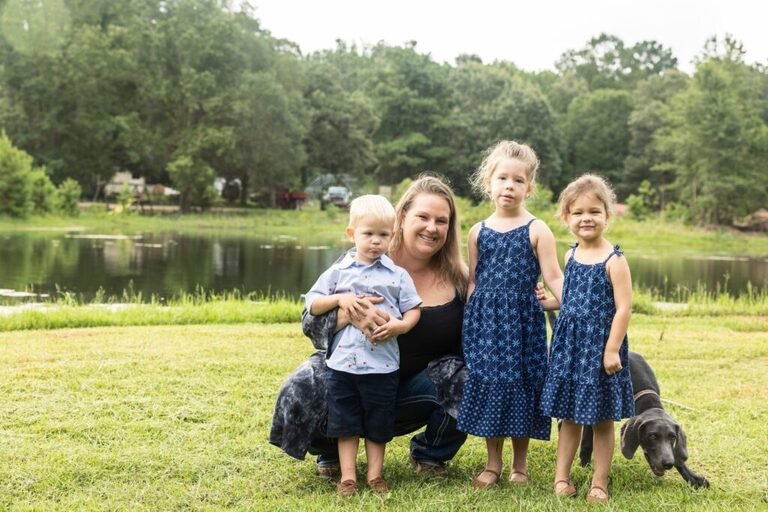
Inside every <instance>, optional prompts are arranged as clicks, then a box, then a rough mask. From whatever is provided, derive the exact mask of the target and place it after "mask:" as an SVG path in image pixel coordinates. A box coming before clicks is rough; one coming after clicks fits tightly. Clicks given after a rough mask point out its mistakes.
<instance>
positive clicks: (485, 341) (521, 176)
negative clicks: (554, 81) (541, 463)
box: [458, 141, 563, 488]
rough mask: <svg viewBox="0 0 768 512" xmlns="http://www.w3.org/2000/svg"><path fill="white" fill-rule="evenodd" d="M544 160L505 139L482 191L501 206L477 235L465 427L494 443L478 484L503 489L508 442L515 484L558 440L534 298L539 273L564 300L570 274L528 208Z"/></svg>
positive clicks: (472, 237) (467, 328) (482, 177)
mask: <svg viewBox="0 0 768 512" xmlns="http://www.w3.org/2000/svg"><path fill="white" fill-rule="evenodd" d="M538 167H539V160H538V158H537V157H536V154H535V153H534V151H533V150H532V149H531V148H530V147H529V146H527V145H525V144H520V143H517V142H514V141H502V142H500V143H498V144H497V145H495V146H493V147H492V148H490V149H489V150H488V152H487V153H486V157H485V159H484V161H483V163H482V164H481V166H480V168H479V169H478V171H477V172H476V173H475V175H474V176H473V180H472V181H473V185H474V186H475V187H476V188H477V189H479V190H481V191H482V192H483V193H484V194H486V195H488V196H489V197H490V198H491V200H492V201H493V202H494V204H495V206H496V210H495V212H494V213H493V215H491V216H490V217H489V218H488V219H486V220H485V221H483V222H481V223H479V224H476V225H474V226H473V227H472V229H471V230H470V232H469V290H468V300H467V306H466V309H465V312H464V325H463V347H464V360H465V362H466V365H467V369H468V374H469V377H468V380H467V382H466V384H465V386H464V394H463V397H462V401H461V407H460V411H459V419H458V428H459V430H462V431H464V432H467V433H470V434H472V435H476V436H480V437H484V438H486V448H487V450H488V460H487V462H486V465H485V469H484V470H483V471H481V472H480V473H479V474H478V475H477V476H476V477H475V479H474V480H473V482H472V484H473V485H474V486H475V487H478V488H485V487H489V486H491V485H494V484H495V483H496V482H497V481H498V480H499V478H500V475H501V469H502V448H503V445H504V438H506V437H511V438H512V448H513V459H512V469H511V470H510V477H509V480H510V481H511V482H513V483H515V484H526V483H527V482H528V462H527V458H528V441H529V439H530V438H531V437H533V438H536V439H543V440H547V439H549V432H550V426H551V423H552V420H551V419H550V418H549V417H546V416H544V415H543V414H541V412H540V404H539V400H540V397H541V390H542V386H543V385H544V378H545V377H546V373H547V331H546V325H545V322H544V313H543V310H542V306H541V304H540V303H539V300H538V299H537V294H536V292H535V287H536V283H537V281H538V278H539V274H542V276H543V278H544V282H545V283H546V285H547V286H548V287H549V289H550V290H551V291H552V293H553V294H554V295H555V297H557V298H558V299H559V297H560V294H561V291H562V285H563V274H562V272H561V271H560V266H559V265H558V263H557V253H556V247H555V237H554V236H553V235H552V232H551V231H550V229H549V228H548V227H547V225H546V224H544V223H543V222H542V221H540V220H538V219H536V218H535V217H534V216H533V215H531V213H529V212H528V210H526V209H525V208H524V206H523V204H524V201H525V199H526V198H527V197H528V195H529V194H530V193H531V192H532V191H533V187H534V183H535V179H536V171H537V169H538Z"/></svg>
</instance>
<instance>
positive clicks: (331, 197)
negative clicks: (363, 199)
mask: <svg viewBox="0 0 768 512" xmlns="http://www.w3.org/2000/svg"><path fill="white" fill-rule="evenodd" d="M351 201H352V193H351V192H350V191H349V189H347V187H328V190H326V191H325V194H323V197H322V198H321V199H320V209H321V210H325V209H326V207H327V206H328V205H329V204H332V205H334V206H337V207H339V208H344V209H346V208H349V203H350V202H351Z"/></svg>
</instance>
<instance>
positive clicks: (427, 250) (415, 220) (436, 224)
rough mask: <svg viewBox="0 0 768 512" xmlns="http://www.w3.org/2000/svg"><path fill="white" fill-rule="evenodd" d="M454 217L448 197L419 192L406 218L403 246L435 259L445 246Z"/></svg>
mask: <svg viewBox="0 0 768 512" xmlns="http://www.w3.org/2000/svg"><path fill="white" fill-rule="evenodd" d="M450 218H451V208H450V206H449V205H448V201H447V200H446V199H445V198H444V197H441V196H437V195H434V194H419V195H417V196H416V197H415V198H414V199H413V202H412V203H411V207H410V208H409V209H408V211H407V212H406V213H405V216H404V217H403V222H402V228H403V248H404V249H405V250H406V251H407V252H408V253H409V254H410V255H411V256H413V257H417V258H423V259H429V258H431V257H432V256H434V255H435V254H437V252H438V251H439V250H440V249H442V248H443V245H445V241H446V239H447V238H448V229H449V227H450V226H449V224H450Z"/></svg>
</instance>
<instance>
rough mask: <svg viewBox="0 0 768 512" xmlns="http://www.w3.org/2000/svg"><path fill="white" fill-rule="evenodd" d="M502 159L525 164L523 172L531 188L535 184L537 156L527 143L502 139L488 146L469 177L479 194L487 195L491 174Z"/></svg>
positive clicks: (489, 188)
mask: <svg viewBox="0 0 768 512" xmlns="http://www.w3.org/2000/svg"><path fill="white" fill-rule="evenodd" d="M502 160H519V161H521V162H522V163H523V164H524V165H525V174H526V176H527V177H528V182H529V186H530V188H531V190H532V189H533V187H534V185H535V184H536V173H537V171H538V170H539V157H538V156H536V152H535V151H534V150H533V148H532V147H531V146H529V145H528V144H523V143H520V142H517V141H514V140H502V141H501V142H498V143H496V144H494V145H493V146H491V147H490V148H488V149H487V150H486V151H485V156H484V157H483V161H482V163H481V164H480V167H478V168H477V170H476V171H475V172H474V173H472V177H471V178H470V179H469V182H470V184H471V185H472V188H473V189H475V191H477V192H478V193H479V194H481V195H484V196H489V195H490V192H491V176H493V173H494V171H496V167H498V166H499V163H500V162H501V161H502Z"/></svg>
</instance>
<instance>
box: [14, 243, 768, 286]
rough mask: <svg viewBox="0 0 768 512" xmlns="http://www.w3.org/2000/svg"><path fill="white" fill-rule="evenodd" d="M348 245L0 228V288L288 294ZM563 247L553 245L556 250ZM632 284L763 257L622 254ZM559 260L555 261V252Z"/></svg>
mask: <svg viewBox="0 0 768 512" xmlns="http://www.w3.org/2000/svg"><path fill="white" fill-rule="evenodd" d="M347 247H348V243H347V242H346V241H345V240H343V239H341V238H339V239H335V240H328V239H322V240H309V241H303V240H297V239H295V238H293V237H288V236H278V237H273V238H265V239H253V238H248V239H243V238H225V237H215V236H208V237H202V236H197V237H196V236H179V235H174V234H144V235H142V236H139V237H112V236H95V235H88V236H67V235H62V234H41V233H22V234H4V235H2V236H0V289H12V290H25V289H33V290H35V291H37V292H41V293H52V294H53V293H55V292H56V288H57V285H58V287H60V288H61V289H62V290H64V291H71V292H74V293H77V294H81V295H82V296H83V297H84V298H85V299H89V298H92V297H93V296H94V295H95V294H96V292H97V290H99V288H103V289H104V291H105V292H106V293H107V295H120V294H121V293H122V292H123V290H124V289H126V288H128V287H129V286H130V285H131V283H132V287H133V289H134V291H136V292H141V293H142V294H143V296H144V297H149V296H151V295H153V294H154V295H156V296H161V297H168V296H171V295H174V294H177V293H179V292H194V291H195V290H197V289H198V287H201V288H203V289H205V290H210V291H214V292H224V291H229V290H235V289H236V290H240V291H243V292H246V293H248V292H258V293H264V294H275V293H284V294H287V295H289V296H292V297H298V296H299V295H300V294H301V293H304V292H305V291H306V290H307V289H308V288H309V287H310V286H311V285H312V283H313V282H314V281H315V279H316V278H317V276H318V275H319V274H320V273H321V272H322V271H323V270H325V269H326V268H327V267H328V266H329V265H330V264H331V263H332V262H333V261H334V260H335V259H336V257H337V256H338V255H339V254H340V253H341V252H342V251H343V250H344V249H346V248H347ZM565 250H566V247H565V246H562V247H559V251H560V253H561V258H562V253H563V252H564V251H565ZM627 256H628V260H629V263H630V267H631V269H632V277H633V281H634V283H635V285H636V286H639V287H641V288H652V289H655V290H657V291H659V292H660V293H662V294H664V295H665V296H666V297H667V298H670V299H674V298H676V293H677V290H678V288H679V287H683V288H688V289H696V287H697V286H698V285H703V286H705V287H706V288H707V289H708V290H715V289H717V287H718V286H719V287H720V289H727V290H728V291H729V292H730V293H732V294H735V295H739V294H742V293H744V291H745V290H746V289H747V283H749V282H751V283H752V285H753V286H754V287H758V288H762V287H765V286H766V285H767V284H768V260H766V258H743V257H737V258H722V257H719V256H717V257H713V256H706V255H702V256H690V255H653V256H648V255H643V254H641V253H637V254H633V253H628V254H627ZM561 261H562V260H561Z"/></svg>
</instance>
